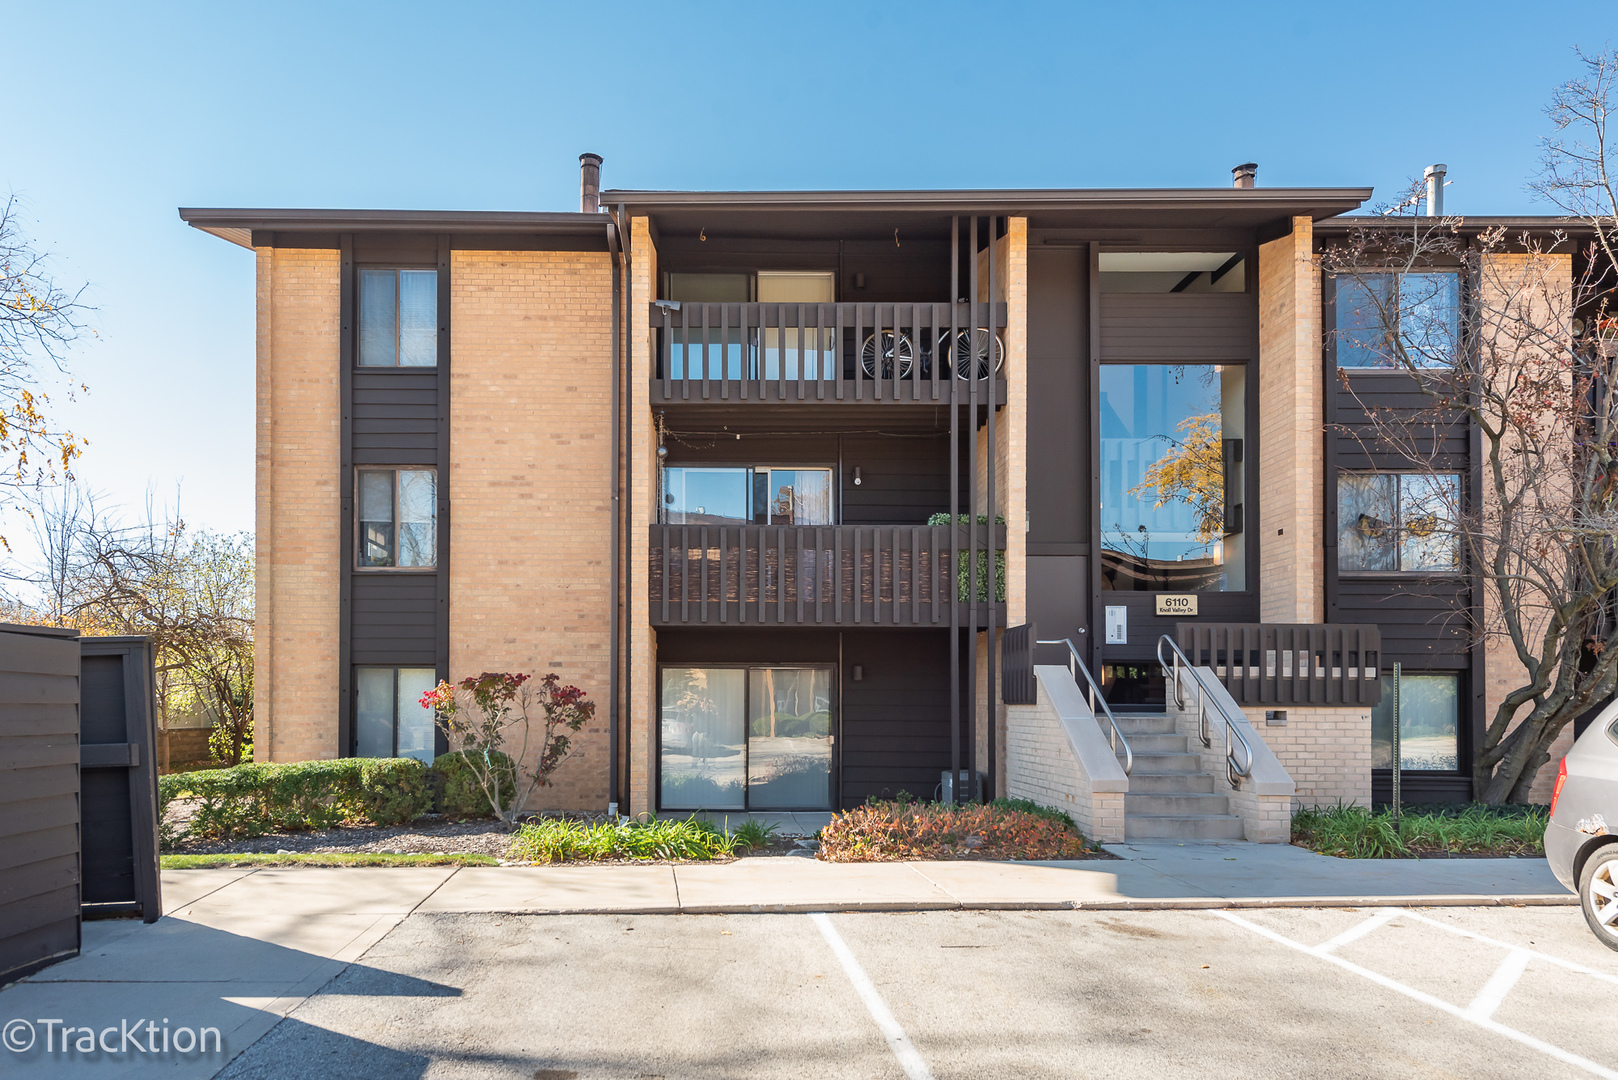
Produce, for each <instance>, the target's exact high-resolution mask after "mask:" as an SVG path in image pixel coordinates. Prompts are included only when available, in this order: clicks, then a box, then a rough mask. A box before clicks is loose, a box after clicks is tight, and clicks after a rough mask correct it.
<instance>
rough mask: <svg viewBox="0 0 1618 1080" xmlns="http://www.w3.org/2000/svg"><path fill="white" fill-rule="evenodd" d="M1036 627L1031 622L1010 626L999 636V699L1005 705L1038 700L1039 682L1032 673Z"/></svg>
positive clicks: (1035, 702)
mask: <svg viewBox="0 0 1618 1080" xmlns="http://www.w3.org/2000/svg"><path fill="white" fill-rule="evenodd" d="M1038 640H1039V631H1038V629H1037V628H1036V627H1035V626H1034V624H1033V623H1031V622H1028V623H1023V624H1022V625H1021V626H1009V627H1007V628H1006V632H1005V635H1004V636H1002V637H1001V638H1000V675H1001V683H1000V700H1001V701H1003V702H1005V703H1006V704H1007V705H1034V704H1037V703H1038V702H1039V682H1038V679H1037V678H1036V677H1035V675H1034V643H1035V642H1036V641H1038Z"/></svg>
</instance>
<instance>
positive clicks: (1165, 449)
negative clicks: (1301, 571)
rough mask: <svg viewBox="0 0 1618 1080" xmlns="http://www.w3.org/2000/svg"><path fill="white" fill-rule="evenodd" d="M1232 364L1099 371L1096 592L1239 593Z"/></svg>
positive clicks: (1241, 573) (1242, 567) (1238, 376)
mask: <svg viewBox="0 0 1618 1080" xmlns="http://www.w3.org/2000/svg"><path fill="white" fill-rule="evenodd" d="M1245 393H1246V377H1245V369H1244V368H1243V366H1242V365H1240V364H1103V365H1102V367H1101V404H1100V420H1101V506H1100V508H1099V509H1100V514H1101V545H1102V570H1101V587H1102V588H1103V589H1108V590H1115V591H1124V592H1127V591H1136V590H1147V591H1159V590H1161V591H1172V592H1222V591H1227V590H1241V589H1245V588H1246V587H1247V584H1246V581H1247V575H1246V545H1245V543H1244V542H1243V513H1242V509H1243V506H1242V503H1243V500H1242V486H1243V477H1244V465H1243V459H1244V453H1243V445H1242V444H1243V437H1244V431H1245V426H1244V425H1245V419H1244V416H1245V409H1244V406H1243V397H1244V395H1245Z"/></svg>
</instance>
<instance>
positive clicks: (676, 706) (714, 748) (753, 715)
mask: <svg viewBox="0 0 1618 1080" xmlns="http://www.w3.org/2000/svg"><path fill="white" fill-rule="evenodd" d="M662 684H663V685H662V689H663V702H662V721H661V746H660V747H659V759H660V763H659V773H660V781H661V783H660V787H661V793H660V802H661V804H662V806H663V807H664V808H665V809H669V810H745V809H754V810H762V809H768V810H829V809H830V808H831V796H832V785H831V777H832V769H831V763H832V715H831V669H830V668H825V667H754V668H740V667H734V668H726V667H713V668H664V669H663V673H662Z"/></svg>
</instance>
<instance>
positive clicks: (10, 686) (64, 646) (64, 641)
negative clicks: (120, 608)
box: [0, 626, 80, 983]
mask: <svg viewBox="0 0 1618 1080" xmlns="http://www.w3.org/2000/svg"><path fill="white" fill-rule="evenodd" d="M79 904H80V897H79V639H78V632H77V631H75V630H60V629H57V628H54V627H35V626H5V627H3V628H0V983H6V982H10V981H12V980H14V979H20V978H22V977H23V976H24V975H26V974H28V973H29V972H31V971H34V970H37V969H39V968H41V967H44V966H45V965H47V964H51V963H54V962H56V961H57V960H64V959H66V958H67V957H70V956H75V955H77V954H78V951H79Z"/></svg>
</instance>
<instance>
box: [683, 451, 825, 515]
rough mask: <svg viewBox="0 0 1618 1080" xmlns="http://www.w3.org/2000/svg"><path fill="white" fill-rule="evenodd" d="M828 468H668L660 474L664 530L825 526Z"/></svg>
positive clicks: (685, 466) (686, 466)
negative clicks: (671, 527) (678, 527)
mask: <svg viewBox="0 0 1618 1080" xmlns="http://www.w3.org/2000/svg"><path fill="white" fill-rule="evenodd" d="M833 512H834V511H833V499H832V471H831V470H830V469H797V468H782V469H777V468H772V467H768V466H754V467H751V468H749V467H746V466H688V465H681V466H670V467H668V468H665V469H664V470H663V522H664V523H665V524H668V525H749V524H751V525H831V524H835V522H834V521H833V520H832V519H833Z"/></svg>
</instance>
